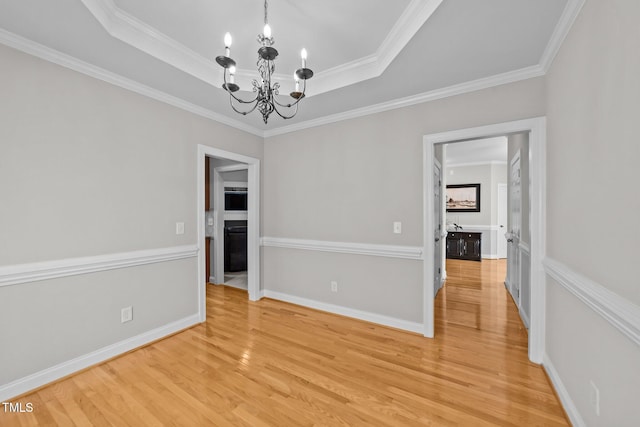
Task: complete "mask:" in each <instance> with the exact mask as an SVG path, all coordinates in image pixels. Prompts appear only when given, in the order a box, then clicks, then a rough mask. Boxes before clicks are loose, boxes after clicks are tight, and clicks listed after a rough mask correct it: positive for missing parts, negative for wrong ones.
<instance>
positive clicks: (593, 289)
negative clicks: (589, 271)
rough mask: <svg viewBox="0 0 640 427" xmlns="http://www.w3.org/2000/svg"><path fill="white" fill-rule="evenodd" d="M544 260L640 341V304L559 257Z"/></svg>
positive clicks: (553, 273) (585, 300) (561, 279)
mask: <svg viewBox="0 0 640 427" xmlns="http://www.w3.org/2000/svg"><path fill="white" fill-rule="evenodd" d="M543 264H544V267H545V271H546V273H547V274H548V275H549V276H550V277H551V278H553V279H554V280H555V281H556V282H558V283H559V284H560V285H561V286H562V287H564V288H565V289H566V290H567V291H569V292H570V293H572V294H573V295H574V296H576V297H577V298H578V299H579V300H580V301H582V302H583V303H585V304H586V305H587V307H589V308H591V309H592V310H593V311H595V312H596V313H597V314H599V315H600V316H602V317H603V318H604V319H605V320H607V321H608V322H609V323H611V324H612V325H613V326H614V327H615V328H617V329H618V330H619V331H620V332H622V333H623V334H624V335H626V336H627V337H628V338H629V339H631V340H632V341H633V342H634V343H636V344H637V345H640V306H638V305H636V304H634V303H633V302H631V301H629V300H628V299H626V298H624V297H622V296H620V295H618V294H616V293H615V292H612V291H610V290H609V289H607V288H605V287H604V286H602V285H601V284H599V283H596V282H594V281H593V280H591V279H588V278H586V277H584V276H582V275H580V274H578V273H576V272H575V271H573V270H572V269H570V268H569V267H567V266H566V265H564V264H562V263H561V262H559V261H556V260H554V259H552V258H545V259H544V261H543Z"/></svg>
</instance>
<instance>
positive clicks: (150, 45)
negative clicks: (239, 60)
mask: <svg viewBox="0 0 640 427" xmlns="http://www.w3.org/2000/svg"><path fill="white" fill-rule="evenodd" d="M81 1H82V3H84V5H85V6H86V8H87V9H89V12H90V13H91V14H92V15H93V16H94V17H95V18H96V20H97V21H98V22H99V23H100V25H102V27H103V28H104V29H105V31H106V32H107V33H108V34H109V35H111V37H114V38H116V39H118V40H120V41H122V42H124V43H126V44H128V45H130V46H133V47H135V48H137V49H139V50H141V51H142V52H145V53H146V54H148V55H151V56H153V57H154V58H156V59H159V60H160V61H162V62H164V63H166V64H169V65H172V66H173V67H175V68H177V69H179V70H181V71H184V72H185V73H187V74H189V75H192V76H193V77H196V78H197V79H200V80H202V81H203V82H205V83H208V84H210V85H212V86H218V85H219V84H220V82H219V76H220V67H218V66H217V64H216V63H214V62H213V61H211V60H208V59H206V58H205V57H204V56H202V55H200V54H199V53H197V52H195V51H193V50H192V49H189V48H188V47H186V46H185V45H183V44H182V43H179V42H178V41H176V40H175V39H173V38H171V37H169V36H167V35H166V34H164V33H163V32H161V31H159V30H158V29H156V28H154V27H152V26H150V25H149V24H147V23H145V22H143V21H141V20H140V19H138V18H136V17H135V16H133V15H131V14H129V13H127V12H125V11H124V10H122V9H120V8H119V7H118V6H116V5H115V4H114V3H113V0H81Z"/></svg>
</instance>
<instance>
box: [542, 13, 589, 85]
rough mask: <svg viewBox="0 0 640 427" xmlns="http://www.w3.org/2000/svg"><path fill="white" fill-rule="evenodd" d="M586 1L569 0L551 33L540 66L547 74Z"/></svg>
mask: <svg viewBox="0 0 640 427" xmlns="http://www.w3.org/2000/svg"><path fill="white" fill-rule="evenodd" d="M585 1H586V0H568V1H567V4H566V6H565V7H564V10H563V11H562V15H561V16H560V19H559V20H558V23H557V24H556V28H555V29H554V30H553V34H551V38H550V39H549V43H547V47H546V48H545V50H544V52H543V53H542V57H541V58H540V66H541V67H542V69H543V70H544V72H545V74H546V73H547V71H549V68H551V64H553V60H554V59H555V57H556V55H557V54H558V51H560V47H561V46H562V43H563V42H564V39H565V38H566V37H567V34H569V30H571V27H572V26H573V23H574V22H575V20H576V18H577V17H578V13H580V10H582V6H584V3H585Z"/></svg>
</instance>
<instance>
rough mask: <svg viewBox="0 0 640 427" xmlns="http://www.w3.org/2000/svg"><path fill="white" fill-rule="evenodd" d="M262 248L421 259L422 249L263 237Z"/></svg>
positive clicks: (416, 247)
mask: <svg viewBox="0 0 640 427" xmlns="http://www.w3.org/2000/svg"><path fill="white" fill-rule="evenodd" d="M262 246H263V247H274V248H289V249H304V250H309V251H321V252H334V253H343V254H353V255H371V256H380V257H386V258H403V259H415V260H421V259H422V248H421V247H418V246H394V245H378V244H371V243H351V242H328V241H324V240H306V239H289V238H281V237H263V238H262Z"/></svg>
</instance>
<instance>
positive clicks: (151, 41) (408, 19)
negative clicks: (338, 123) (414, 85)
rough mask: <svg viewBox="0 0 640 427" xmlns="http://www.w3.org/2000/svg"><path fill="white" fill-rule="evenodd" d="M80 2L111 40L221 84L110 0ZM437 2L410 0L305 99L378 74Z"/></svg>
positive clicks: (247, 80) (245, 74)
mask: <svg viewBox="0 0 640 427" xmlns="http://www.w3.org/2000/svg"><path fill="white" fill-rule="evenodd" d="M82 2H83V3H84V5H85V6H86V7H87V9H88V10H89V12H90V13H91V14H92V15H93V16H94V17H95V18H96V19H97V21H98V22H99V23H100V25H102V27H103V28H104V29H105V31H106V32H107V33H108V34H109V35H111V36H112V37H114V38H116V39H118V40H120V41H122V42H124V43H127V44H128V45H131V46H133V47H135V48H137V49H140V50H141V51H143V52H145V53H147V54H148V55H151V56H153V57H154V58H157V59H159V60H161V61H163V62H165V63H166V64H170V65H172V66H173V67H175V68H177V69H179V70H181V71H183V72H185V73H187V74H189V75H192V76H194V77H196V78H198V79H200V80H202V81H204V82H206V83H208V84H210V85H212V86H216V87H217V86H220V84H221V80H222V78H221V75H222V72H221V69H220V68H219V67H218V66H217V64H215V63H214V62H213V61H211V60H209V59H207V58H205V57H204V56H202V55H201V54H200V53H198V52H195V51H193V50H192V49H190V48H188V47H187V46H185V45H183V44H182V43H179V42H178V41H176V40H175V39H173V38H171V37H169V36H167V35H166V34H164V33H163V32H161V31H159V30H158V29H156V28H154V27H152V26H150V25H149V24H147V23H145V22H143V21H142V20H140V19H138V18H136V17H135V16H132V15H131V14H129V13H127V12H125V11H124V10H122V9H120V8H119V7H118V6H117V5H116V4H114V2H113V0H82ZM440 3H442V0H412V1H411V2H410V3H409V5H408V6H407V7H406V9H405V10H404V11H403V13H402V14H401V15H400V17H399V18H398V20H397V21H396V23H395V24H394V26H393V27H392V28H391V30H390V31H389V33H388V35H387V37H386V38H385V39H384V40H383V42H382V43H381V44H380V46H379V47H378V49H377V50H376V52H375V53H373V54H371V55H368V56H365V57H363V58H359V59H357V60H354V61H351V62H348V63H346V64H341V65H339V66H337V67H333V68H331V69H328V70H322V71H319V72H317V73H316V75H315V78H314V84H313V86H312V87H310V88H309V90H308V91H307V96H312V95H316V94H320V93H323V92H328V91H331V90H335V89H339V88H341V87H344V86H348V85H351V84H354V83H358V82H360V81H363V80H367V79H370V78H374V77H378V76H380V75H381V74H382V73H383V72H384V71H385V70H386V69H387V67H388V66H389V65H390V64H391V63H392V62H393V60H394V59H395V57H396V56H397V55H398V54H399V53H400V52H401V51H402V49H404V47H405V46H406V45H407V43H408V42H409V40H411V38H412V37H413V36H414V35H415V33H416V32H417V31H418V30H419V29H420V28H421V27H422V25H423V24H424V23H425V22H427V20H428V19H429V18H430V17H431V15H432V14H433V13H434V12H435V10H436V9H437V8H438V7H439V6H440ZM253 78H255V71H254V70H248V69H238V70H237V71H236V80H237V82H236V83H239V84H240V85H245V86H246V85H250V84H251V79H253ZM274 78H275V79H276V80H279V81H287V80H288V79H289V76H288V75H285V74H275V75H274Z"/></svg>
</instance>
